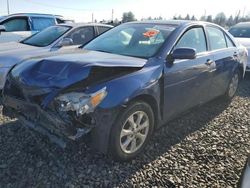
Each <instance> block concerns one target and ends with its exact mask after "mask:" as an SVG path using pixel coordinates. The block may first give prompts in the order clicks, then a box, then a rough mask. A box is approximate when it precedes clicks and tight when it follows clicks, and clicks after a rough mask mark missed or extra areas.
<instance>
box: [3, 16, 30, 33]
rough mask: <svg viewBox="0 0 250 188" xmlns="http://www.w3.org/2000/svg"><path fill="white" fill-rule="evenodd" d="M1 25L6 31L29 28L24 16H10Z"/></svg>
mask: <svg viewBox="0 0 250 188" xmlns="http://www.w3.org/2000/svg"><path fill="white" fill-rule="evenodd" d="M1 25H4V27H5V29H6V31H7V32H13V31H28V30H29V25H28V19H27V18H26V17H22V18H11V19H8V20H6V21H4V22H3V23H1Z"/></svg>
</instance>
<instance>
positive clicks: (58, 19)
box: [56, 18, 65, 24]
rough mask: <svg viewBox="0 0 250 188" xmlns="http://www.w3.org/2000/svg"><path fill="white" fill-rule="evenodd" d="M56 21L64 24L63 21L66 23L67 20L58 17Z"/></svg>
mask: <svg viewBox="0 0 250 188" xmlns="http://www.w3.org/2000/svg"><path fill="white" fill-rule="evenodd" d="M56 22H57V24H63V23H65V21H64V20H62V19H60V18H57V19H56Z"/></svg>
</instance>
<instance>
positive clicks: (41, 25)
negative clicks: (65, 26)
mask: <svg viewBox="0 0 250 188" xmlns="http://www.w3.org/2000/svg"><path fill="white" fill-rule="evenodd" d="M31 20H32V26H33V30H34V31H42V30H43V29H45V28H47V27H49V26H53V25H55V24H56V22H55V19H54V18H42V17H32V18H31Z"/></svg>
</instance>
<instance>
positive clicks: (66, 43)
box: [57, 38, 74, 47]
mask: <svg viewBox="0 0 250 188" xmlns="http://www.w3.org/2000/svg"><path fill="white" fill-rule="evenodd" d="M73 44H74V42H73V40H72V39H71V38H63V39H62V40H61V41H60V42H59V43H58V44H57V47H63V46H70V45H73Z"/></svg>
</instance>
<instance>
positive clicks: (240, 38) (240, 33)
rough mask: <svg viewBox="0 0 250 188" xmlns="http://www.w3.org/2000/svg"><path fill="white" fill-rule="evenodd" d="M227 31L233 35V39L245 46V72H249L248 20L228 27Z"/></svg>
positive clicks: (249, 41) (249, 34) (249, 23)
mask: <svg viewBox="0 0 250 188" xmlns="http://www.w3.org/2000/svg"><path fill="white" fill-rule="evenodd" d="M229 33H231V35H233V36H234V38H235V40H236V41H237V42H238V43H240V44H241V45H243V46H245V47H246V48H247V51H248V60H247V65H246V72H250V56H249V55H250V22H241V23H238V24H236V25H235V26H233V27H231V28H230V29H229Z"/></svg>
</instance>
